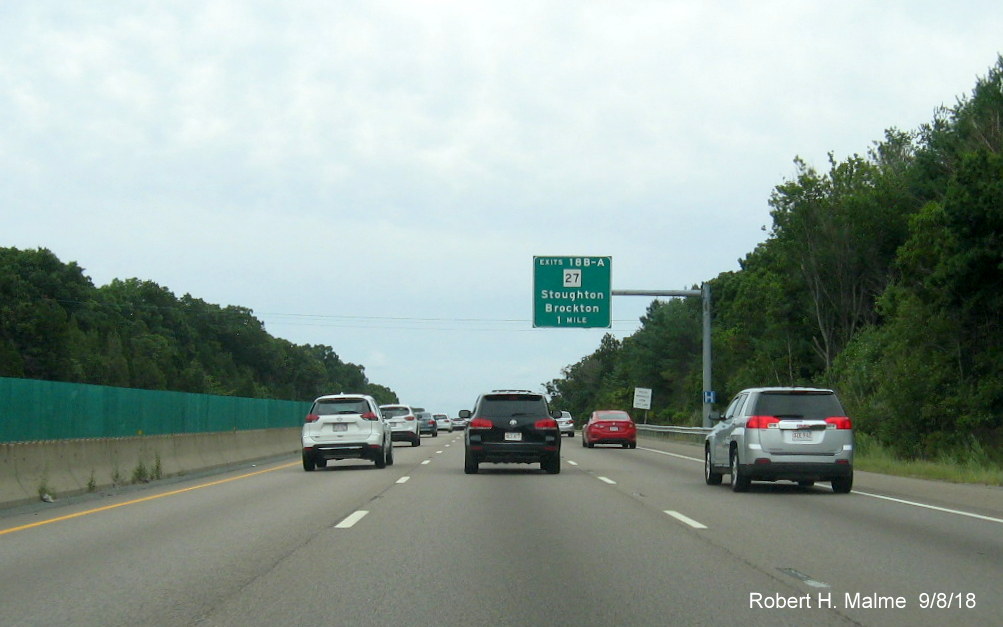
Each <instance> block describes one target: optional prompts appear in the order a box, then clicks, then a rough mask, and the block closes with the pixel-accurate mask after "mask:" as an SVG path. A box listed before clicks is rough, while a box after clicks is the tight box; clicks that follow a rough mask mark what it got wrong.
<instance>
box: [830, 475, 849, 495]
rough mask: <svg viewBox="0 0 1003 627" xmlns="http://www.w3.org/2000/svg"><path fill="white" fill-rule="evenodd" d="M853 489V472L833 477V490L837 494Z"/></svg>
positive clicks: (846, 492)
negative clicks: (844, 475)
mask: <svg viewBox="0 0 1003 627" xmlns="http://www.w3.org/2000/svg"><path fill="white" fill-rule="evenodd" d="M852 489H853V473H852V472H851V473H850V474H849V475H848V476H846V477H833V479H832V491H833V492H834V493H835V494H849V493H850V490H852Z"/></svg>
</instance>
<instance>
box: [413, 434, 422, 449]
mask: <svg viewBox="0 0 1003 627" xmlns="http://www.w3.org/2000/svg"><path fill="white" fill-rule="evenodd" d="M411 446H421V435H419V434H417V433H416V434H415V436H414V439H413V440H411Z"/></svg>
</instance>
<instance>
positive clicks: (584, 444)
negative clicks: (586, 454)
mask: <svg viewBox="0 0 1003 627" xmlns="http://www.w3.org/2000/svg"><path fill="white" fill-rule="evenodd" d="M587 446H588V444H586V443H585V436H584V435H583V436H582V448H586V447H587Z"/></svg>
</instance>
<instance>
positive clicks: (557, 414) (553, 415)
mask: <svg viewBox="0 0 1003 627" xmlns="http://www.w3.org/2000/svg"><path fill="white" fill-rule="evenodd" d="M550 417H551V418H553V419H554V420H558V419H559V418H560V417H561V412H560V410H557V409H555V410H553V411H552V412H550Z"/></svg>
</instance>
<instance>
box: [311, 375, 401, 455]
mask: <svg viewBox="0 0 1003 627" xmlns="http://www.w3.org/2000/svg"><path fill="white" fill-rule="evenodd" d="M329 459H368V460H372V461H373V462H375V464H376V467H377V468H386V467H387V466H389V465H392V464H393V463H394V447H393V440H392V439H391V434H390V427H389V425H387V423H386V422H385V421H384V419H383V415H382V413H381V412H380V408H379V405H377V404H376V401H375V400H374V399H373V397H371V396H366V395H364V394H332V395H329V396H321V397H320V398H318V399H317V400H315V401H314V402H313V406H312V407H311V408H310V413H309V414H307V417H306V421H305V422H304V423H303V470H305V471H307V472H310V471H312V470H313V469H314V468H323V467H325V466H327V460H329Z"/></svg>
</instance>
